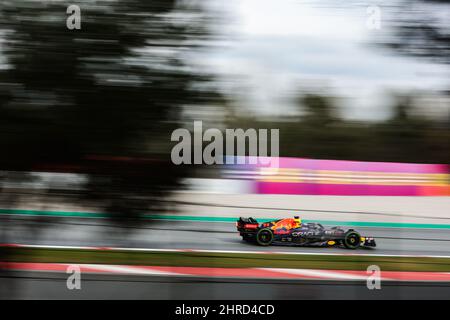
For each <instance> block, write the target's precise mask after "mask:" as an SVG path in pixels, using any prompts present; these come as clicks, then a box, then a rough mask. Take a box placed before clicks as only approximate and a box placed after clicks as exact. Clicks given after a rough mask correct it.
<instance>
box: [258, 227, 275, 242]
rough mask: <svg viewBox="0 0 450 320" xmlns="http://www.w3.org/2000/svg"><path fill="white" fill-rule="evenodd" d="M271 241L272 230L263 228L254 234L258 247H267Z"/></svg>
mask: <svg viewBox="0 0 450 320" xmlns="http://www.w3.org/2000/svg"><path fill="white" fill-rule="evenodd" d="M272 241H273V232H272V230H270V229H268V228H265V229H261V230H259V231H258V233H257V234H256V242H257V243H258V244H259V245H260V246H269V245H270V244H271V243H272Z"/></svg>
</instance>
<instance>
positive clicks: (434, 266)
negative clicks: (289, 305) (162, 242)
mask: <svg viewBox="0 0 450 320" xmlns="http://www.w3.org/2000/svg"><path fill="white" fill-rule="evenodd" d="M1 250H2V254H1V255H0V256H3V258H2V260H3V261H10V262H52V263H93V264H128V265H151V266H183V267H226V268H238V267H239V268H250V267H257V268H308V269H339V270H366V269H367V267H368V266H369V265H373V264H374V265H378V266H379V267H380V268H381V270H385V271H388V270H390V271H446V272H450V258H427V257H374V256H334V255H289V254H254V253H253V254H252V253H248V254H247V253H208V252H142V251H139V252H136V251H108V250H105V251H95V250H79V249H41V248H2V249H1Z"/></svg>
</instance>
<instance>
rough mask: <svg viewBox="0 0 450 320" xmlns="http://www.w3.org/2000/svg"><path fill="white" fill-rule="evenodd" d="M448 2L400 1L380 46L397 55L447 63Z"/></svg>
mask: <svg viewBox="0 0 450 320" xmlns="http://www.w3.org/2000/svg"><path fill="white" fill-rule="evenodd" d="M449 12H450V1H449V0H412V1H411V0H407V1H405V0H403V1H401V2H400V3H399V6H398V7H397V8H396V12H395V14H392V16H393V18H392V20H391V21H390V22H389V24H390V25H391V26H393V33H392V35H391V36H390V37H387V38H383V39H382V40H383V41H382V42H381V43H382V44H384V45H386V46H388V47H390V48H392V49H394V50H396V51H397V52H399V53H402V54H406V55H410V56H416V57H423V58H427V59H432V60H434V61H437V62H441V63H450V33H449V31H448V30H449V26H448V23H449V21H448V17H449Z"/></svg>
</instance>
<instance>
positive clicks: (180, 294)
mask: <svg viewBox="0 0 450 320" xmlns="http://www.w3.org/2000/svg"><path fill="white" fill-rule="evenodd" d="M66 279H67V275H66V274H63V273H61V274H58V273H41V272H31V273H30V272H13V273H11V274H10V275H9V276H8V277H3V278H1V283H0V298H2V299H57V300H61V299H64V300H66V299H95V300H103V299H121V300H122V299H139V300H149V299H151V300H163V299H164V300H167V299H181V300H197V299H203V300H212V299H228V300H240V299H243V300H244V299H247V300H248V299H250V300H253V299H261V300H277V299H282V300H291V299H295V300H296V299H351V300H358V299H392V300H396V299H432V300H441V299H449V297H450V283H436V282H435V283H428V282H427V283H420V282H401V283H400V282H383V283H382V284H381V288H380V289H379V290H369V289H367V287H366V283H365V281H317V280H314V281H308V280H294V281H293V280H259V279H258V280H256V279H252V280H248V279H219V278H214V279H207V278H189V279H186V278H177V277H160V276H158V277H148V276H145V277H142V276H119V275H114V276H106V275H91V274H87V275H82V282H81V289H80V290H68V289H67V287H66Z"/></svg>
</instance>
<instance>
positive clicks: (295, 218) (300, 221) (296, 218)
mask: <svg viewBox="0 0 450 320" xmlns="http://www.w3.org/2000/svg"><path fill="white" fill-rule="evenodd" d="M294 221H295V223H296V224H297V228H298V227H301V226H302V219H300V217H299V216H295V217H294Z"/></svg>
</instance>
